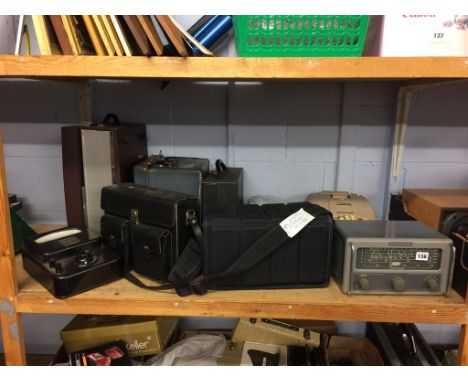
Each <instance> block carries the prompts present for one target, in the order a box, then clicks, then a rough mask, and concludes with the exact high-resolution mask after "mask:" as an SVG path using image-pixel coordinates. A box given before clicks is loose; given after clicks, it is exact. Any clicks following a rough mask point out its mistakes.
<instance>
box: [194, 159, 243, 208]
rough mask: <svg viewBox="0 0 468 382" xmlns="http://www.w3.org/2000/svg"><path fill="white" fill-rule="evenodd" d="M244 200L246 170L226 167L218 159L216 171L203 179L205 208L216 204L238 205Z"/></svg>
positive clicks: (203, 202) (203, 203) (203, 204)
mask: <svg viewBox="0 0 468 382" xmlns="http://www.w3.org/2000/svg"><path fill="white" fill-rule="evenodd" d="M243 201H244V170H243V169H242V168H235V167H226V165H225V164H224V163H223V162H222V161H221V160H220V159H218V160H217V161H216V171H214V172H212V173H211V174H210V175H208V176H207V177H206V178H205V179H203V188H202V206H203V208H206V207H209V206H216V205H224V206H226V205H229V206H238V205H240V204H242V203H243Z"/></svg>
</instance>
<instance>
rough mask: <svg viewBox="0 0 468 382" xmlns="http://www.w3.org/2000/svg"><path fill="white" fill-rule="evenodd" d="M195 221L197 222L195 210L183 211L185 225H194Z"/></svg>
mask: <svg viewBox="0 0 468 382" xmlns="http://www.w3.org/2000/svg"><path fill="white" fill-rule="evenodd" d="M196 223H198V220H197V214H196V213H195V210H187V211H186V212H185V225H194V224H196Z"/></svg>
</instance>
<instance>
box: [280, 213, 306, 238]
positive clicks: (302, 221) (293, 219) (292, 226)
mask: <svg viewBox="0 0 468 382" xmlns="http://www.w3.org/2000/svg"><path fill="white" fill-rule="evenodd" d="M314 219H315V216H313V215H311V214H309V213H308V212H306V211H304V209H303V208H301V209H300V210H299V211H297V212H295V213H293V214H292V215H290V216H288V217H287V218H286V219H284V220H283V221H282V222H281V223H280V226H281V228H283V229H284V232H286V234H287V235H288V236H289V237H294V236H296V234H297V233H298V232H299V231H300V230H301V229H302V228H304V227H305V226H306V225H307V224H309V223H310V222H311V221H312V220H314Z"/></svg>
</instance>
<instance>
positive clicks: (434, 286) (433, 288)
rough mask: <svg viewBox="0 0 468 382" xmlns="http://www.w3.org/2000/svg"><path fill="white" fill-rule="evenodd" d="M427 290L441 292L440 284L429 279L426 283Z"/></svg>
mask: <svg viewBox="0 0 468 382" xmlns="http://www.w3.org/2000/svg"><path fill="white" fill-rule="evenodd" d="M426 286H427V289H429V290H430V291H432V292H437V291H438V290H439V282H438V281H437V280H434V279H429V280H427V281H426Z"/></svg>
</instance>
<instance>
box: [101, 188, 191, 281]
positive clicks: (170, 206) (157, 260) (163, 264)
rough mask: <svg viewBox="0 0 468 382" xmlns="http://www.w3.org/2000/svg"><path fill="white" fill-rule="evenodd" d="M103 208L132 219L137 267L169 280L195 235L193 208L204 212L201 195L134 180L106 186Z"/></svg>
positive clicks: (153, 276) (132, 244)
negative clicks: (190, 219) (191, 215)
mask: <svg viewBox="0 0 468 382" xmlns="http://www.w3.org/2000/svg"><path fill="white" fill-rule="evenodd" d="M101 208H102V209H103V210H104V211H105V213H106V214H107V215H112V216H114V217H120V218H123V219H127V220H128V222H130V223H131V224H130V226H131V228H130V227H129V231H128V234H129V237H131V239H130V240H131V254H130V258H131V259H132V263H133V265H134V268H135V271H136V272H137V273H140V274H142V275H145V276H148V277H151V278H154V279H156V280H166V278H167V273H168V272H169V271H170V269H172V267H173V266H174V264H175V263H176V261H177V259H178V258H179V255H180V254H181V252H182V251H183V249H184V248H185V246H186V244H187V242H188V241H189V240H190V239H191V238H193V237H194V233H193V230H192V228H191V226H190V224H188V220H187V219H188V217H189V215H190V214H191V213H192V211H193V212H195V214H196V216H200V202H199V199H198V198H195V197H192V196H189V195H186V194H183V193H179V192H174V191H167V190H160V189H157V188H151V187H146V186H142V185H138V184H133V183H121V184H115V185H112V186H108V187H104V188H103V189H102V197H101Z"/></svg>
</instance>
